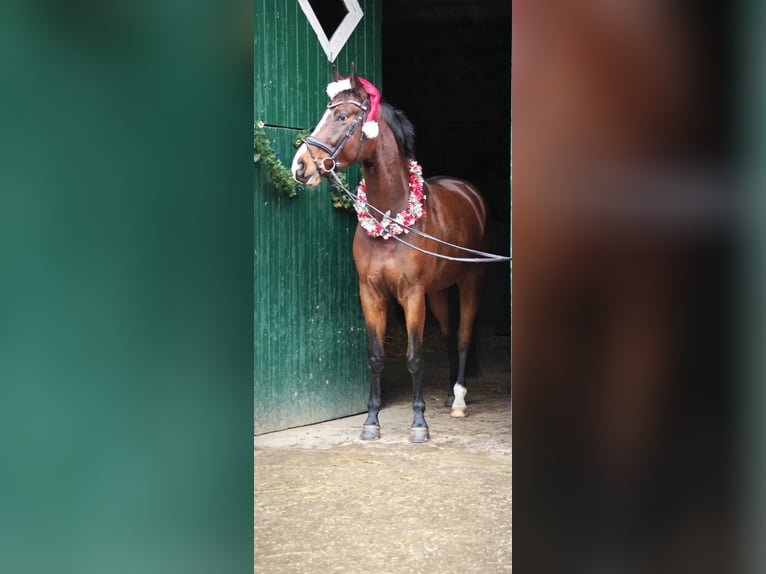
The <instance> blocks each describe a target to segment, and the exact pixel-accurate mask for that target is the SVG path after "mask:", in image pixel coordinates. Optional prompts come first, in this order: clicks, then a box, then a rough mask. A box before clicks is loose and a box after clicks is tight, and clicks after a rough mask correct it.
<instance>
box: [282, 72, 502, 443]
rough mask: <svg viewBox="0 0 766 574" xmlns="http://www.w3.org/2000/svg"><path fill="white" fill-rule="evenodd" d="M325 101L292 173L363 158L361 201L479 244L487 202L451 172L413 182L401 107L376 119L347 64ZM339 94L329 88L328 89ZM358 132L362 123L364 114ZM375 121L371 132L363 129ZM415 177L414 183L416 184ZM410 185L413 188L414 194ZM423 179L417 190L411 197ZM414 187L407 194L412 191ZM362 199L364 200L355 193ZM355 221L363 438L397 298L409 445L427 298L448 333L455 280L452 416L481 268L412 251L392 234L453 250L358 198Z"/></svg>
mask: <svg viewBox="0 0 766 574" xmlns="http://www.w3.org/2000/svg"><path fill="white" fill-rule="evenodd" d="M335 80H336V81H335V83H334V84H331V86H334V88H335V89H334V90H333V89H330V87H328V95H330V96H331V101H330V103H329V104H328V105H327V110H326V111H325V113H324V115H323V116H322V118H321V120H320V121H319V124H318V125H317V127H316V129H315V130H314V132H313V133H312V134H311V136H309V137H308V138H306V140H305V143H304V144H303V145H301V147H300V148H299V149H298V151H297V153H296V155H295V158H294V159H293V163H292V172H293V176H294V177H295V179H296V180H298V181H300V182H302V183H305V184H307V185H309V186H314V185H318V184H319V182H320V181H321V180H320V178H321V176H323V175H324V176H326V175H328V174H329V172H331V171H333V170H335V169H344V168H346V167H348V166H349V165H350V164H353V163H356V162H361V163H362V165H363V166H364V177H365V189H364V191H365V192H366V200H368V201H369V206H374V207H376V208H378V209H379V210H381V211H382V212H387V211H390V213H391V214H400V216H401V217H400V218H399V219H398V221H400V222H403V223H404V224H410V223H412V222H413V221H416V222H414V223H412V226H413V229H416V230H418V231H422V232H425V233H427V234H430V235H432V236H434V237H437V238H439V239H441V240H444V241H447V242H449V243H452V244H455V245H459V246H463V247H467V248H472V249H477V250H478V249H485V248H486V243H487V237H486V234H485V227H486V211H487V210H486V205H485V203H484V200H483V199H482V197H481V195H480V194H479V192H478V191H477V190H476V188H475V187H474V186H473V185H471V184H470V183H468V182H466V181H463V180H460V179H455V178H451V177H430V178H428V179H426V180H425V181H424V182H423V181H422V179H419V173H418V172H417V167H413V166H415V165H416V164H414V162H412V161H410V160H413V154H414V130H413V127H412V124H411V123H410V122H409V120H408V119H407V118H406V117H405V116H404V114H403V113H402V112H400V111H399V110H396V109H394V108H393V107H391V106H389V105H388V104H385V103H383V104H382V105H381V107H380V112H381V113H379V114H377V116H376V117H370V116H371V115H373V114H374V113H375V110H376V107H377V101H376V97H379V95H378V94H377V90H375V88H374V87H372V86H371V84H369V83H368V82H367V81H366V80H364V79H362V78H359V77H358V76H357V74H356V71H355V69H354V67H353V64H352V68H351V75H350V77H349V78H346V79H342V78H341V77H340V76H339V75H338V73H337V71H336V72H335ZM336 92H337V93H336ZM365 119H366V120H367V121H365V122H364V129H363V128H362V126H361V122H363V121H364V120H365ZM371 119H373V120H376V121H377V125H376V126H375V130H373V131H369V130H368V129H366V128H367V127H368V125H369V124H370V123H372V122H370V120H371ZM419 182H420V184H419ZM413 185H414V186H415V188H414V191H413ZM419 185H422V195H420V194H418V189H419ZM413 194H414V195H413ZM361 198H365V195H364V194H362V195H361ZM357 213H358V214H359V216H360V224H359V225H358V226H357V229H356V235H355V237H354V261H355V262H356V268H357V272H358V273H359V296H360V299H361V303H362V311H363V313H364V319H365V323H366V325H367V334H368V341H369V344H368V364H369V369H370V399H369V402H368V415H367V420H366V421H365V423H364V428H363V431H362V435H361V438H362V439H363V440H373V439H377V438H379V437H380V423H379V422H378V412H379V411H380V405H381V399H380V376H381V373H382V371H383V358H384V350H383V342H384V338H385V332H386V308H387V305H388V302H389V301H390V300H391V299H396V301H398V303H399V304H400V305H401V306H402V308H403V309H404V314H405V320H406V325H407V338H408V344H407V369H408V370H409V372H410V374H411V375H412V391H413V402H412V410H413V412H414V420H413V422H412V428H411V433H410V440H411V441H412V442H425V441H427V440H428V438H429V434H428V425H427V424H426V420H425V417H424V412H425V401H424V400H423V392H422V387H421V383H422V379H423V355H422V344H423V327H424V324H425V320H426V299H427V300H428V305H429V308H430V309H431V311H432V312H433V314H434V316H435V317H436V319H437V320H438V322H439V325H440V328H441V332H442V334H444V335H445V336H447V335H448V333H449V330H450V319H449V312H448V297H447V290H448V289H449V287H451V286H452V285H457V287H458V290H459V294H460V321H459V326H458V329H457V349H453V348H450V349H449V355H450V393H449V394H450V396H449V398H448V402H447V404H448V405H449V406H451V407H452V409H451V413H450V414H451V415H452V416H453V417H464V416H466V414H467V409H466V406H465V401H464V398H463V397H464V396H465V392H466V389H465V365H466V356H467V353H468V348H469V343H470V340H471V332H472V329H473V324H474V320H475V318H476V314H477V311H478V307H479V296H480V290H481V282H482V276H483V271H484V266H483V265H476V264H471V263H466V262H460V261H450V260H445V259H441V258H437V257H434V256H433V255H428V254H424V253H421V252H418V251H416V250H414V249H411V248H410V247H407V246H405V245H403V244H402V243H400V242H399V241H395V240H394V238H393V237H391V235H394V234H397V235H398V234H401V235H398V237H399V238H406V239H405V240H406V241H407V242H408V243H411V244H412V245H414V246H416V247H419V248H421V249H426V250H430V251H432V252H435V253H438V254H441V255H446V256H451V257H461V256H463V255H465V254H464V253H462V252H460V251H458V250H457V249H454V248H452V247H448V246H445V245H443V244H440V243H437V242H434V241H432V240H430V239H426V238H423V237H421V236H417V235H415V234H414V233H407V234H406V235H405V234H403V233H402V231H404V229H403V227H401V226H398V225H396V224H395V223H391V224H387V223H388V222H387V221H386V220H385V219H383V220H382V218H381V217H380V216H379V215H375V213H374V209H372V207H370V209H367V205H366V204H364V203H363V202H360V201H357Z"/></svg>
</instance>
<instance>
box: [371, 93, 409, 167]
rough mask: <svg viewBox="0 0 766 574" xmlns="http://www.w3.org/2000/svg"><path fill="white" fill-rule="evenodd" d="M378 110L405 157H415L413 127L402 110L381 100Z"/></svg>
mask: <svg viewBox="0 0 766 574" xmlns="http://www.w3.org/2000/svg"><path fill="white" fill-rule="evenodd" d="M380 111H381V112H382V114H383V119H384V120H386V123H387V124H388V127H390V128H391V131H392V132H394V137H395V138H396V143H397V144H399V151H400V152H401V153H402V154H403V155H404V157H405V158H407V159H414V158H415V128H414V127H413V126H412V122H411V121H410V120H408V119H407V116H405V115H404V112H403V111H401V110H397V109H396V108H395V107H393V106H392V105H390V104H388V103H386V102H381V104H380Z"/></svg>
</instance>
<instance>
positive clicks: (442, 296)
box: [428, 289, 458, 407]
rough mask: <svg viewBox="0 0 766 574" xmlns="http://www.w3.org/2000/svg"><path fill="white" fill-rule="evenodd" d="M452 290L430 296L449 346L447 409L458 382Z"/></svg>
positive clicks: (432, 311)
mask: <svg viewBox="0 0 766 574" xmlns="http://www.w3.org/2000/svg"><path fill="white" fill-rule="evenodd" d="M449 295H450V290H449V289H445V290H443V291H437V292H435V293H429V294H428V308H429V309H431V313H433V315H434V317H436V320H437V321H438V323H439V330H440V331H441V334H442V336H443V337H444V339H445V342H446V345H447V359H448V361H449V381H448V383H449V384H448V385H447V386H448V391H449V395H448V397H447V401H446V403H445V404H444V406H445V407H451V406H452V401H453V400H454V395H453V386H454V384H455V382H456V381H457V371H458V359H457V330H456V329H455V328H454V325H453V322H452V321H450V300H449Z"/></svg>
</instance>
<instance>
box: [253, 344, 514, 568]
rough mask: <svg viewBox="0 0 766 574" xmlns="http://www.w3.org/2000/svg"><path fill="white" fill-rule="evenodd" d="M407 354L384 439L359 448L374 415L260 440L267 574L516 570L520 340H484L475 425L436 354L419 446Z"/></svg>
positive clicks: (385, 413)
mask: <svg viewBox="0 0 766 574" xmlns="http://www.w3.org/2000/svg"><path fill="white" fill-rule="evenodd" d="M401 350H402V349H400V350H399V352H397V350H396V349H394V350H393V352H392V351H390V350H387V353H388V356H389V358H388V359H387V361H386V370H385V371H384V375H383V401H384V402H383V409H382V410H381V413H380V422H381V433H382V437H381V439H380V440H378V441H374V442H362V441H360V440H359V433H360V431H361V427H362V423H363V422H364V418H365V415H363V414H362V415H357V416H353V417H348V418H344V419H339V420H336V421H330V422H327V423H321V424H317V425H311V426H307V427H301V428H296V429H290V430H286V431H280V432H276V433H269V434H265V435H260V436H256V437H255V451H254V459H255V472H254V494H255V500H254V516H255V556H254V566H255V572H264V573H270V574H271V573H275V574H276V573H279V574H282V573H292V572H295V573H301V574H305V573H313V572H321V573H327V572H338V573H343V574H355V573H365V574H366V573H370V572H376V573H379V574H398V573H400V572H402V573H404V572H406V573H413V574H414V573H422V574H450V573H461V574H462V573H481V574H485V573H492V572H510V571H511V540H512V537H511V483H512V471H511V458H512V457H511V409H510V341H509V339H508V338H507V337H483V338H482V340H481V342H480V345H479V368H480V373H479V374H478V375H477V376H475V377H472V378H470V379H469V380H468V389H469V391H468V396H467V397H466V399H467V402H468V408H469V416H468V418H465V419H452V418H450V416H449V409H448V408H445V407H444V406H443V404H444V400H445V398H446V384H445V381H446V380H447V369H446V360H445V358H444V357H443V353H442V352H440V351H439V350H437V349H434V348H431V349H428V348H427V353H426V363H425V368H426V372H425V376H424V395H425V399H426V420H427V421H428V424H429V427H430V433H431V440H430V441H429V442H427V443H425V444H411V443H410V442H409V441H408V437H409V426H410V424H411V422H412V407H411V390H410V383H409V374H408V373H407V371H406V368H405V365H404V359H403V357H402V356H401Z"/></svg>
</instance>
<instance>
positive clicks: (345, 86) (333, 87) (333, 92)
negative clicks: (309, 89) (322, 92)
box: [327, 78, 351, 100]
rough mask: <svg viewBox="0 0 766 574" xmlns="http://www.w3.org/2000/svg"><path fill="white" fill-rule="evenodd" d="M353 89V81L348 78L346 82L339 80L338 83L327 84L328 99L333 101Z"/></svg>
mask: <svg viewBox="0 0 766 574" xmlns="http://www.w3.org/2000/svg"><path fill="white" fill-rule="evenodd" d="M350 89H351V80H349V79H348V78H346V79H345V80H338V81H337V82H330V83H329V84H327V97H328V98H330V99H331V100H332V99H333V98H334V97H335V96H337V95H338V94H340V93H341V92H345V91H346V90H350Z"/></svg>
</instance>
